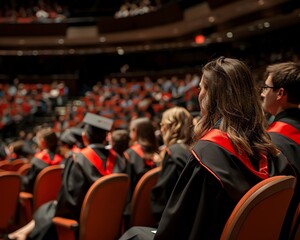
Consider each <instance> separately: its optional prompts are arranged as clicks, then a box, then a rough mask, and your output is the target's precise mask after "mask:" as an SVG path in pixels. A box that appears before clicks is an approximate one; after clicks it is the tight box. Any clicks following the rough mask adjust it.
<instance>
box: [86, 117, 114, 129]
mask: <svg viewBox="0 0 300 240" xmlns="http://www.w3.org/2000/svg"><path fill="white" fill-rule="evenodd" d="M83 122H84V123H86V124H89V125H92V126H93V127H96V128H101V129H104V130H106V131H110V130H111V128H112V126H113V123H114V120H112V119H110V118H106V117H102V116H99V115H97V114H93V113H87V114H85V116H84V119H83Z"/></svg>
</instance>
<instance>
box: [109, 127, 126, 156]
mask: <svg viewBox="0 0 300 240" xmlns="http://www.w3.org/2000/svg"><path fill="white" fill-rule="evenodd" d="M129 141H130V138H129V133H128V131H127V130H126V129H116V130H114V131H112V133H111V135H110V145H111V148H113V149H114V150H115V151H116V152H117V153H118V154H119V155H120V156H123V154H124V152H125V151H126V150H127V149H128V147H129Z"/></svg>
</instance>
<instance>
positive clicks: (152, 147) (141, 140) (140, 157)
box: [124, 117, 158, 228]
mask: <svg viewBox="0 0 300 240" xmlns="http://www.w3.org/2000/svg"><path fill="white" fill-rule="evenodd" d="M129 136H130V145H131V146H130V147H129V148H128V149H127V150H126V151H125V152H124V156H125V159H126V173H127V174H128V176H129V179H130V186H129V190H128V198H127V203H126V207H125V211H124V221H125V223H124V224H125V228H126V227H127V226H126V225H127V221H129V218H130V209H129V207H130V201H131V197H132V194H133V191H134V189H135V186H136V184H137V183H138V181H139V180H140V178H141V177H142V176H143V175H144V174H145V173H146V172H147V171H149V170H150V169H152V168H154V167H156V163H155V162H154V156H155V154H156V153H157V151H158V146H157V139H156V136H155V130H154V127H153V125H152V122H151V121H150V119H148V118H146V117H143V118H137V119H135V120H132V121H131V122H130V126H129Z"/></svg>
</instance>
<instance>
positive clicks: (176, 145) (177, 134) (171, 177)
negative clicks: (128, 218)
mask: <svg viewBox="0 0 300 240" xmlns="http://www.w3.org/2000/svg"><path fill="white" fill-rule="evenodd" d="M192 120H193V118H192V116H191V114H190V113H189V112H188V111H187V110H186V109H185V108H183V107H173V108H170V109H168V110H166V111H165V112H164V113H163V115H162V120H161V123H160V129H161V135H162V138H163V142H164V145H165V146H164V147H165V149H164V150H163V151H161V154H160V155H162V162H161V168H162V169H161V172H160V174H159V177H158V181H157V184H156V186H155V187H154V188H153V190H152V198H151V202H152V212H153V214H154V217H155V219H156V221H157V222H159V220H160V218H161V215H162V213H163V210H164V209H165V207H166V204H167V202H168V200H169V197H170V195H171V193H172V191H173V188H174V186H175V184H176V182H177V180H178V178H179V176H180V174H181V172H182V170H183V168H184V167H185V165H186V163H187V160H188V157H189V155H190V153H191V152H190V150H189V146H188V145H189V143H190V141H191V133H192V128H193V122H192Z"/></svg>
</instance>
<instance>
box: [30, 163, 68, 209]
mask: <svg viewBox="0 0 300 240" xmlns="http://www.w3.org/2000/svg"><path fill="white" fill-rule="evenodd" d="M63 169H64V167H63V166H62V165H53V166H48V167H46V168H44V169H43V170H42V171H40V172H39V174H38V175H37V177H36V180H35V184H34V189H33V210H34V211H35V210H36V209H38V208H39V206H41V205H42V204H44V203H46V202H48V201H51V200H55V199H56V198H57V195H58V192H59V189H60V186H61V181H62V171H63Z"/></svg>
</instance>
